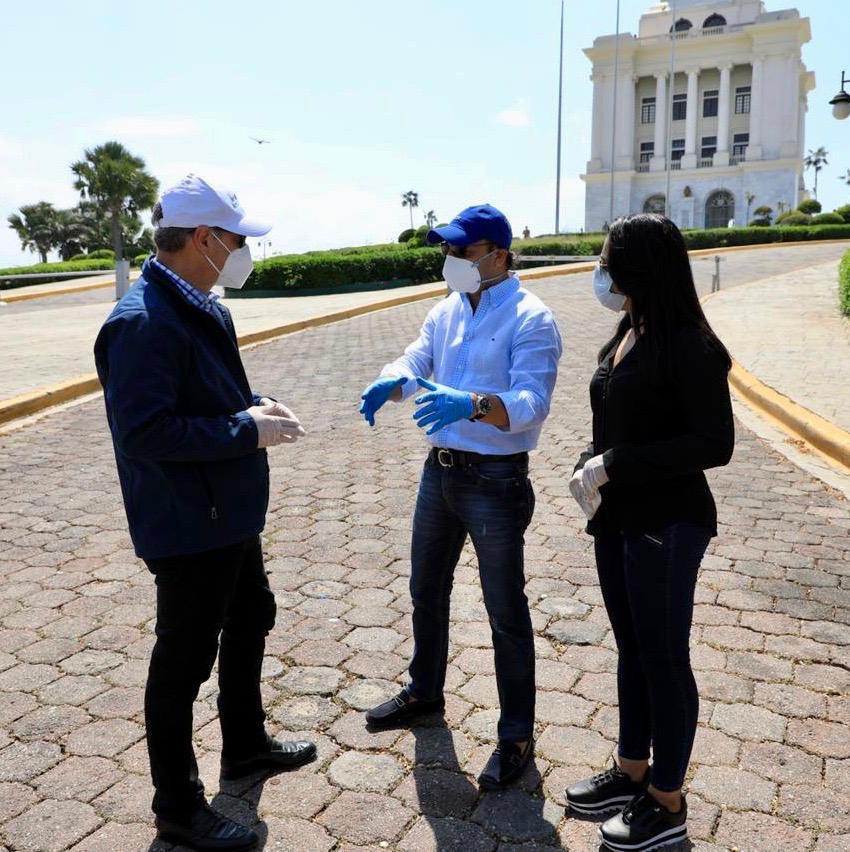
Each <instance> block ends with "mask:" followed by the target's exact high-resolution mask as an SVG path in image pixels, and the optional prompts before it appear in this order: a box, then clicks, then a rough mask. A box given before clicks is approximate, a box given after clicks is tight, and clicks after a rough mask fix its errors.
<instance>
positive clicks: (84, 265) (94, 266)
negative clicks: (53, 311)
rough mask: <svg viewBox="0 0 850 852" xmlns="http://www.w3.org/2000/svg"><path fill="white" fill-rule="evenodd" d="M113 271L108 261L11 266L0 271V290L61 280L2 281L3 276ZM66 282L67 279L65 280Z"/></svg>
mask: <svg viewBox="0 0 850 852" xmlns="http://www.w3.org/2000/svg"><path fill="white" fill-rule="evenodd" d="M111 269H115V262H114V261H110V260H67V261H64V262H59V263H34V264H32V266H11V267H8V268H7V269H0V290H11V289H14V288H15V287H31V286H32V285H34V284H49V283H51V282H52V281H61V280H63V279H62V278H39V279H37V280H32V279H26V278H25V279H24V280H23V281H4V280H3V276H4V275H28V274H31V273H36V272H104V271H107V272H108V271H109V270H111ZM65 280H67V279H65Z"/></svg>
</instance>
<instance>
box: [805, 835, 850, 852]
mask: <svg viewBox="0 0 850 852" xmlns="http://www.w3.org/2000/svg"><path fill="white" fill-rule="evenodd" d="M848 849H850V834H822V835H821V836H820V837H818V842H817V843H816V844H815V847H814V849H813V850H812V852H847V850H848Z"/></svg>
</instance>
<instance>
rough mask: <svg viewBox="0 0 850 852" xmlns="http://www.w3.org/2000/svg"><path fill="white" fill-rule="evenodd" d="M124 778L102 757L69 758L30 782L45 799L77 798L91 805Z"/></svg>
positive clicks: (110, 762)
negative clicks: (96, 798)
mask: <svg viewBox="0 0 850 852" xmlns="http://www.w3.org/2000/svg"><path fill="white" fill-rule="evenodd" d="M122 776H123V773H122V772H121V770H120V769H119V768H118V766H116V764H115V763H113V762H112V761H111V760H107V759H106V758H103V757H69V758H67V759H65V760H63V761H62V762H61V763H59V764H58V765H56V766H54V767H53V769H50V770H49V771H47V772H45V773H44V774H43V775H39V776H38V778H35V779H33V781H32V782H31V783H32V784H33V785H34V786H35V788H36V789H37V790H38V793H39V795H40V796H41V797H42V798H45V799H76V800H77V801H79V802H91V800H92V799H94V798H95V796H99V795H100V794H101V793H102V792H104V790H107V789H109V788H110V787H111V786H112V785H113V784H115V783H117V782H118V781H119V780H120V779H121V778H122Z"/></svg>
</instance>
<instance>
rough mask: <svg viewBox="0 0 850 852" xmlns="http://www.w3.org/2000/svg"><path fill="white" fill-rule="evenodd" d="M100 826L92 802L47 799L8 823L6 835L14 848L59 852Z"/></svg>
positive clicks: (39, 851)
mask: <svg viewBox="0 0 850 852" xmlns="http://www.w3.org/2000/svg"><path fill="white" fill-rule="evenodd" d="M99 825H100V820H99V819H98V816H97V814H96V813H95V811H94V809H93V808H92V807H91V805H86V804H83V803H82V802H73V801H57V800H54V799H45V800H44V801H42V802H39V803H38V804H37V805H36V806H35V807H33V808H30V810H28V811H26V812H25V813H23V814H21V815H20V816H18V817H15V819H13V820H10V821H9V822H8V823H7V824H6V828H5V834H6V837H7V839H8V840H9V841H10V843H11V844H12V846H13V847H14V848H15V849H20V850H32V852H60V850H62V849H66V848H67V847H68V846H71V845H73V844H74V843H76V842H77V841H78V840H80V839H81V838H83V837H85V836H86V835H87V834H88V833H89V832H91V831H93V830H94V829H95V828H97V827H98V826H99Z"/></svg>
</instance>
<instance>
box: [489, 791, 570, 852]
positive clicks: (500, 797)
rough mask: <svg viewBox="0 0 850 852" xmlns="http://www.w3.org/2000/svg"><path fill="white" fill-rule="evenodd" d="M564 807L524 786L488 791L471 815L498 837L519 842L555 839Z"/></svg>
mask: <svg viewBox="0 0 850 852" xmlns="http://www.w3.org/2000/svg"><path fill="white" fill-rule="evenodd" d="M563 815H564V809H563V808H561V807H559V806H558V805H556V804H554V802H550V801H548V800H546V799H538V798H534V797H531V796H528V795H526V794H525V793H523V792H522V791H521V790H506V791H505V792H503V793H487V794H485V795H484V796H483V797H482V799H481V802H480V803H479V805H478V807H477V808H476V809H475V812H474V813H473V815H472V819H473V820H474V821H475V822H477V823H478V824H479V825H481V826H482V827H484V828H485V829H487V830H488V831H490V832H492V833H494V834H497V835H498V836H499V837H502V838H506V839H509V840H516V841H519V842H525V841H537V842H546V841H552V840H554V838H555V834H556V830H557V827H558V823H559V822H560V821H561V818H562V817H563Z"/></svg>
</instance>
